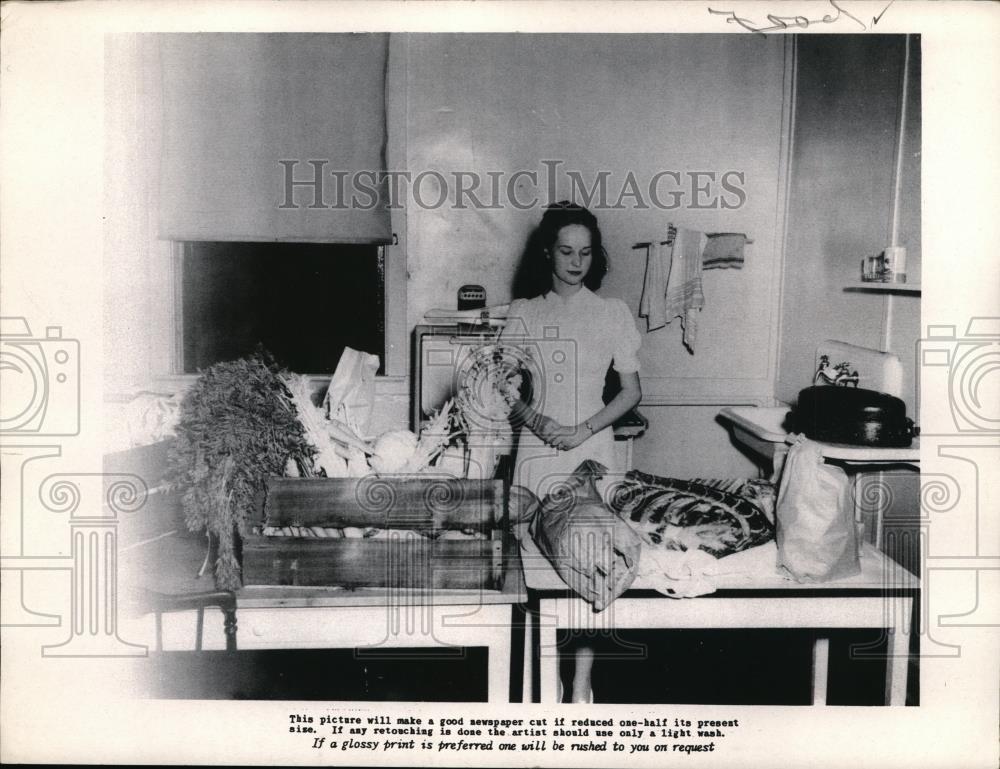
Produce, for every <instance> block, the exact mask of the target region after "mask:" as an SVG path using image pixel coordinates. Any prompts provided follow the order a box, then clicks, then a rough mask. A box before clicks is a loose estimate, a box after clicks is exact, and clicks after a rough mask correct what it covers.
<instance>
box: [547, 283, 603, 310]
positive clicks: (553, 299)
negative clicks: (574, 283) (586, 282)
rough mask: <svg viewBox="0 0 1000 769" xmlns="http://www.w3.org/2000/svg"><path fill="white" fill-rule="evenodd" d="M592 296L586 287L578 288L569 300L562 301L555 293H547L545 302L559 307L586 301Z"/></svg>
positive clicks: (592, 293)
mask: <svg viewBox="0 0 1000 769" xmlns="http://www.w3.org/2000/svg"><path fill="white" fill-rule="evenodd" d="M592 296H594V292H593V291H591V290H590V289H589V288H587V287H586V286H580V290H579V291H577V292H576V293H575V294H573V295H572V296H571V297H570V298H569V299H563V298H562V297H561V296H559V294H557V293H556V292H555V291H549V292H548V293H547V294H545V301H546V302H549V303H552V304H559V305H573V304H578V303H580V302H585V301H587V300H588V299H589V298H590V297H592Z"/></svg>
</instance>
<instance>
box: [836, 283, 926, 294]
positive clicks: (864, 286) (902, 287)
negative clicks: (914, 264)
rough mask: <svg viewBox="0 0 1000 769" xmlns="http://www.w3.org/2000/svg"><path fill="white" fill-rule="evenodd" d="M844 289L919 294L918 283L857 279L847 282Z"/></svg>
mask: <svg viewBox="0 0 1000 769" xmlns="http://www.w3.org/2000/svg"><path fill="white" fill-rule="evenodd" d="M844 291H875V292H878V293H880V294H885V293H889V294H919V293H920V284H919V283H877V282H875V281H871V282H868V281H860V280H859V281H858V282H857V283H848V284H847V285H846V286H844Z"/></svg>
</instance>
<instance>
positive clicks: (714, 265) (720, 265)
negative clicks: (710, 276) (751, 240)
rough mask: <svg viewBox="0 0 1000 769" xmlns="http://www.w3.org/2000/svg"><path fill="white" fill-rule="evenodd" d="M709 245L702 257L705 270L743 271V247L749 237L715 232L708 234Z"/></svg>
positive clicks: (734, 233) (736, 233)
mask: <svg viewBox="0 0 1000 769" xmlns="http://www.w3.org/2000/svg"><path fill="white" fill-rule="evenodd" d="M707 237H708V243H707V244H706V245H705V251H704V253H703V254H702V256H701V266H702V269H705V270H724V269H734V270H742V269H743V261H744V256H743V247H744V246H745V245H746V243H747V236H746V235H744V234H743V233H742V232H714V233H709V234H708V236H707Z"/></svg>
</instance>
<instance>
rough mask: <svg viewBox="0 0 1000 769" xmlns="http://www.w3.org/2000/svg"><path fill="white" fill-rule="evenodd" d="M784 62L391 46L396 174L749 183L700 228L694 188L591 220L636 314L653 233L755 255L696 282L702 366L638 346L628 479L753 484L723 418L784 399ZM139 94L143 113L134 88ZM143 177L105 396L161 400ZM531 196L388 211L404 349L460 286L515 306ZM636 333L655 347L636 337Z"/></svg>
mask: <svg viewBox="0 0 1000 769" xmlns="http://www.w3.org/2000/svg"><path fill="white" fill-rule="evenodd" d="M787 46H788V42H787V41H785V40H784V39H782V38H777V37H764V36H738V35H736V36H711V35H677V36H662V35H655V36H653V35H650V36H621V35H616V36H615V35H608V36H603V35H601V36H597V35H588V36H540V35H411V36H409V37H402V36H397V37H394V38H393V40H392V47H391V52H390V72H389V95H388V99H389V104H388V108H389V110H388V114H389V120H390V143H389V162H390V167H391V168H392V169H394V170H402V169H403V168H405V169H407V170H409V171H411V173H414V174H416V173H419V172H421V171H426V170H437V171H440V172H442V173H446V174H450V173H451V172H453V171H478V172H480V173H485V172H487V171H496V172H501V173H503V174H506V175H510V174H512V173H514V172H516V171H518V170H521V169H524V170H528V171H532V170H533V171H537V172H539V173H540V174H541V173H542V172H544V170H545V168H544V166H543V165H542V163H541V161H542V160H560V161H562V162H563V164H564V165H563V166H562V167H561V169H560V170H561V171H562V172H565V171H566V170H577V171H579V172H581V173H582V174H583V176H584V178H585V179H586V180H587V181H591V180H592V179H593V178H595V176H596V174H597V172H598V171H601V170H606V171H608V172H610V174H611V176H610V177H609V189H610V190H611V192H612V197H617V193H618V191H619V190H620V188H621V186H622V184H623V183H624V179H625V176H626V174H628V173H629V172H630V171H631V172H633V173H634V174H635V176H636V178H637V180H638V181H639V183H640V186H641V187H644V186H645V185H646V184H647V183H648V180H649V179H650V178H651V177H652V175H653V174H654V173H656V172H657V171H662V170H670V171H678V172H680V173H681V174H687V173H688V172H691V171H710V172H715V173H716V174H721V173H724V172H726V171H738V172H742V173H743V174H744V177H743V178H744V182H743V184H742V187H743V189H744V190H745V193H746V201H745V204H744V205H742V207H740V208H737V209H734V210H722V209H708V210H693V209H691V208H690V207H689V204H690V203H691V202H692V199H691V191H690V190H688V191H686V192H685V199H684V200H683V205H682V207H681V208H679V209H678V210H675V211H662V210H656V209H651V210H635V209H633V208H631V207H626V208H624V209H622V210H612V211H598V212H597V213H598V218H599V220H600V222H601V225H602V229H603V231H604V234H605V243H606V247H607V250H608V252H609V255H610V259H611V264H612V270H611V273H610V274H609V276H608V278H607V279H606V281H605V286H604V289H603V293H604V294H605V295H609V296H618V297H621V298H623V299H624V300H625V301H626V303H627V304H628V305H629V306H630V307H631V308H632V310H633V313H636V314H637V311H638V304H639V298H640V293H641V288H642V278H643V271H644V267H645V260H644V257H643V254H642V252H639V251H635V250H633V249H632V245H633V243H635V242H636V241H640V240H648V239H652V238H655V237H657V236H658V235H662V234H663V233H664V232H665V230H666V227H667V224H668V223H669V222H674V223H676V224H679V225H681V226H687V227H692V228H696V229H700V230H703V231H741V232H746V233H747V234H748V235H749V236H750V237H751V238H752V239H753V240H754V243H753V245H750V246H748V248H747V260H746V266H745V268H744V269H743V270H741V271H732V270H727V271H715V272H709V273H705V275H704V290H705V296H706V306H705V310H704V311H703V313H702V316H701V320H700V324H699V343H698V346H697V348H696V353H695V355H691V354H689V353H688V352H687V350H686V349H685V348H684V347H683V345H682V344H681V337H680V329H679V327H678V324H677V322H674V323H672V324H671V325H670V326H668V327H667V328H665V329H661V330H658V331H655V332H653V333H651V334H646V333H643V348H642V354H641V358H642V365H643V371H642V380H643V390H644V393H645V398H644V404H643V406H642V410H643V412H644V413H645V414H646V416H647V417H648V418H649V419H650V421H651V425H650V430H649V433H648V435H647V436H646V437H645V438H643V439H641V440H640V441H638V442H637V444H636V452H635V453H636V460H635V463H636V465H637V466H639V467H642V468H644V469H647V470H651V471H655V472H661V473H669V474H674V475H694V474H698V475H712V474H715V475H721V474H726V475H734V474H748V473H751V472H752V468H751V467H750V465H749V463H748V462H746V460H744V459H743V458H742V456H741V455H740V454H738V453H737V452H735V450H734V449H733V448H732V446H731V445H730V441H729V437H728V434H727V433H726V431H725V430H724V428H723V427H722V426H721V425H720V424H718V423H717V422H716V420H715V414H716V413H717V411H718V409H719V408H720V407H721V406H722V405H726V404H735V403H767V402H769V401H770V399H771V397H772V395H773V392H774V370H775V365H776V355H777V328H778V317H777V315H778V301H777V286H778V280H779V277H780V260H779V247H780V224H781V221H780V213H781V207H780V189H781V188H780V181H781V179H780V174H781V171H782V165H781V153H782V147H783V130H782V120H783V110H785V109H787V107H788V105H787V103H786V101H785V99H786V94H787V82H788V80H787V79H788V76H789V74H790V73H789V72H788V71H787V70H786V58H785V57H786V48H787ZM124 87H125V88H128V87H131V86H130V85H129V83H126V85H125V86H124ZM137 93H138V94H139V95H140V97H141V96H142V94H143V91H142V89H141V88H140V89H139V90H138V91H137ZM140 100H141V99H140ZM147 109H148V107H147ZM144 120H145V121H146V124H145V125H142V126H138V127H137V128H138V129H141V130H139V131H138V133H136V134H132V136H133V138H134V137H135V136H142V135H143V131H149V130H152V129H153V128H155V124H154V123H155V120H158V116H157V115H155V114H146V115H145V117H144ZM154 133H155V131H154ZM124 146H126V147H132V149H131V150H129V151H130V152H132V153H133V154H135V153H138V158H137V159H138V160H142V158H143V157H144V156H143V154H142V149H141V145H140V148H138V149H137V148H136V147H135V145H134V144H129V143H127V142H126V143H125V145H124ZM122 151H123V150H118V152H119V153H120V152H122ZM147 152H148V151H147ZM145 157H148V155H147V156H145ZM126 161H128V162H131V161H130V160H129V159H128V158H126ZM151 178H152V172H150V173H149V175H146V176H135V175H133V176H130V177H129V181H130V183H131V184H132V185H133V186H134V187H138V188H139V189H140V190H141V191H142V196H141V197H140V198H138V200H137V201H136V205H134V206H133V207H132V209H131V216H132V218H131V219H125V220H124V221H123V222H122V225H121V231H120V232H118V237H117V240H112V241H109V242H110V246H109V253H108V257H107V259H106V268H105V275H106V281H107V284H108V286H109V292H108V294H107V295H108V296H114V297H115V299H114V301H113V302H112V303H110V304H109V308H108V309H109V314H108V321H107V324H106V334H105V338H106V339H107V340H108V348H109V360H111V361H112V365H111V366H109V368H108V371H109V374H110V376H109V382H108V389H109V391H111V392H115V391H119V392H120V391H122V390H125V389H127V388H128V387H130V386H138V387H151V386H152V387H162V386H163V380H162V379H161V380H159V382H157V381H156V380H155V379H154V377H155V376H156V375H164V374H167V373H168V371H169V361H170V358H171V344H172V341H171V340H172V334H173V326H172V321H171V317H170V313H169V307H170V301H171V291H172V288H171V275H170V264H169V262H170V260H169V247H168V246H167V244H164V243H162V242H156V241H154V240H151V235H150V233H151V231H150V230H149V228H148V224H147V222H146V221H145V220H144V219H143V218H142V216H143V212H144V211H146V210H148V209H147V208H144V207H143V203H147V204H148V205H152V204H154V203H155V188H149V185H148V182H149V181H150V179H151ZM668 181H669V180H668ZM539 187H540V188H539V190H538V192H539V197H540V198H541V199H540V201H539V206H538V207H535V208H533V209H531V210H527V211H521V210H515V209H513V208H511V207H509V206H505V207H504V208H502V209H499V210H487V211H476V210H471V209H469V210H455V209H454V208H452V207H450V206H447V205H446V206H444V207H442V208H439V209H437V210H427V209H421V208H418V207H416V206H414V205H412V204H410V205H409V206H408V207H407V209H406V210H405V211H401V212H395V213H394V228H395V229H396V231H397V233H398V234H399V237H400V243H399V245H398V246H395V247H391V248H390V251H389V258H390V260H392V261H393V262H394V263H395V264H396V265H397V266H400V267H402V262H403V260H405V270H406V279H405V292H404V289H403V288H402V286H401V285H400V284H399V283H397V284H396V285H394V286H390V292H391V295H390V302H391V303H392V305H393V307H394V308H396V309H397V310H402V309H403V308H404V307H405V310H403V312H405V327H404V328H403V329H402V334H404V335H405V334H408V332H409V330H410V329H412V327H413V325H414V324H416V323H418V322H419V321H420V320H421V318H422V316H423V313H424V312H425V311H426V310H427V309H430V308H431V307H435V306H445V307H448V306H454V303H455V292H456V290H457V288H458V287H459V286H460V285H462V284H464V283H482V284H483V285H485V287H486V289H487V292H488V295H489V300H490V302H491V303H499V302H504V301H507V300H508V299H509V292H510V286H511V280H512V277H513V274H514V271H515V269H516V266H517V261H518V258H519V256H520V254H521V250H522V248H523V245H524V242H525V239H526V237H527V235H528V233H529V232H530V230H531V228H532V227H533V226H534V225H535V224H536V223H537V221H538V219H539V218H540V207H541V205H544V204H545V203H547V202H548V201H549V197H550V196H549V193H548V191H547V190H546V189H544V177H543V178H542V179H541V180H540V185H539ZM429 189H430V188H428V190H429ZM661 189H665V188H664V187H661ZM522 191H523V190H522ZM527 191H528V192H530V191H531V190H530V189H529V190H527ZM716 191H718V187H717V186H716ZM555 192H556V197H557V198H560V197H567V196H568V195H569V183H568V179H567V177H566V176H565V173H561V174H560V175H559V176H558V177H557V188H556V191H555ZM730 199H731V197H730ZM631 202H634V201H631ZM628 205H629V201H626V206H628ZM637 323H638V324H639V327H640V328H641V329H642V330H643V332H644V331H645V321H644V320H643V321H639V320H638V319H637ZM404 346H405V343H404ZM403 370H406V369H405V368H403ZM380 391H381V392H382V394H383V396H384V397H383V398H382V399H381V401H380V410H379V413H378V414H377V415H376V423H377V426H378V428H379V429H385V428H388V427H391V426H402V425H405V424H406V421H407V420H406V414H407V410H406V408H405V404H406V400H407V393H408V385H407V383H406V382H402V381H396V382H386V383H384V384H382V385H380Z"/></svg>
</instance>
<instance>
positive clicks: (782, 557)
mask: <svg viewBox="0 0 1000 769" xmlns="http://www.w3.org/2000/svg"><path fill="white" fill-rule="evenodd" d="M775 517H776V518H777V526H776V531H775V539H776V540H777V544H778V567H779V568H780V569H783V570H784V571H786V572H788V573H789V574H790V575H791V576H792V577H794V578H795V579H796V580H797V581H799V582H827V581H829V580H834V579H840V578H843V577H850V576H853V575H855V574H858V573H860V572H861V562H860V561H859V559H858V534H857V527H856V526H855V525H854V510H853V505H852V503H851V499H850V493H849V484H848V480H847V473H845V472H844V471H843V469H841V468H839V467H836V466H834V465H828V464H826V462H825V460H824V459H823V456H822V454H821V453H820V447H819V444H817V443H815V442H814V441H810V440H807V439H805V438H800V439H799V440H798V441H797V442H796V443H795V444H794V445H793V446H792V448H791V450H790V451H789V452H788V458H787V459H786V460H785V467H784V470H783V471H782V474H781V487H780V490H779V491H778V502H777V506H776V508H775Z"/></svg>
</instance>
